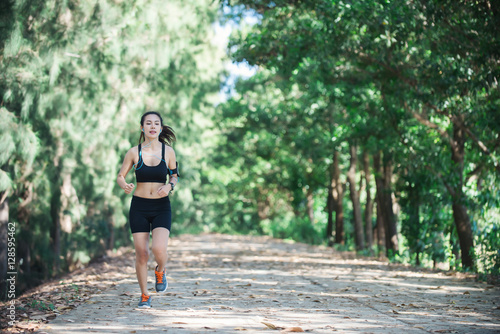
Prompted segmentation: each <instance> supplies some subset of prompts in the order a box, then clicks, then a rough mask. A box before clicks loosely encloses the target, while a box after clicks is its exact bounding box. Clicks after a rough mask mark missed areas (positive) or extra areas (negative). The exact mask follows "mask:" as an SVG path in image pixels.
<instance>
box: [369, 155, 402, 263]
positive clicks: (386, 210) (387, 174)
mask: <svg viewBox="0 0 500 334" xmlns="http://www.w3.org/2000/svg"><path fill="white" fill-rule="evenodd" d="M381 160H382V158H381V154H380V152H378V153H376V154H375V155H374V156H373V165H374V169H375V183H376V184H377V225H378V232H379V233H378V235H379V238H380V237H381V230H380V229H381V228H382V226H381V225H383V230H384V231H383V233H384V236H385V238H384V239H385V248H386V255H387V256H389V255H390V253H396V252H397V251H398V235H397V228H396V218H395V216H394V211H393V208H392V190H391V181H392V164H391V162H390V158H387V157H386V156H384V163H383V164H382V161H381Z"/></svg>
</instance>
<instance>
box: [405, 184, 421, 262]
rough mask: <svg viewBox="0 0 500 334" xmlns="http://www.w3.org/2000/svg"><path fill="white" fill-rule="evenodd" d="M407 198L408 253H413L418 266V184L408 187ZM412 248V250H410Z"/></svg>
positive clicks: (419, 226) (419, 228) (419, 232)
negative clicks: (408, 203) (408, 202)
mask: <svg viewBox="0 0 500 334" xmlns="http://www.w3.org/2000/svg"><path fill="white" fill-rule="evenodd" d="M408 198H409V200H410V203H411V205H410V206H409V207H408V224H409V230H410V234H411V236H410V238H412V240H409V242H410V245H413V247H410V252H411V251H414V252H415V255H416V257H415V264H416V265H417V266H420V253H421V249H420V244H421V242H420V234H421V233H422V231H421V223H420V189H419V186H418V184H416V185H410V186H409V187H408ZM412 248H413V249H412Z"/></svg>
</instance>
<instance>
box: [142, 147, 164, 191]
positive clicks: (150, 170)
mask: <svg viewBox="0 0 500 334" xmlns="http://www.w3.org/2000/svg"><path fill="white" fill-rule="evenodd" d="M164 157H165V144H163V143H162V146H161V161H160V163H159V164H158V165H156V166H153V167H150V166H147V165H146V164H145V163H144V160H143V159H142V151H141V144H139V161H138V162H137V165H136V166H138V167H137V168H136V169H135V178H136V180H137V182H157V183H166V182H167V175H169V174H170V170H169V169H168V167H167V163H166V162H165V160H164V159H163V158H164Z"/></svg>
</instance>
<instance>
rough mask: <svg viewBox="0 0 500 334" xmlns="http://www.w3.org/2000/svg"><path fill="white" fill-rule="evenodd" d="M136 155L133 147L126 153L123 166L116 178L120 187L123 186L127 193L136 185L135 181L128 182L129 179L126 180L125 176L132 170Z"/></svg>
mask: <svg viewBox="0 0 500 334" xmlns="http://www.w3.org/2000/svg"><path fill="white" fill-rule="evenodd" d="M134 156H135V152H134V148H131V149H130V150H128V152H127V154H126V155H125V159H124V160H123V164H122V168H121V169H120V171H119V172H118V177H117V178H116V183H118V185H119V186H120V188H122V189H123V190H124V191H125V193H127V194H130V193H131V192H132V190H134V187H135V185H134V184H133V183H127V181H125V177H126V176H127V174H128V172H130V170H131V169H132V166H133V165H134Z"/></svg>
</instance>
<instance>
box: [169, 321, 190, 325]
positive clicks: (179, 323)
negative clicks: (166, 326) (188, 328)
mask: <svg viewBox="0 0 500 334" xmlns="http://www.w3.org/2000/svg"><path fill="white" fill-rule="evenodd" d="M172 324H174V325H187V322H182V321H174V322H172Z"/></svg>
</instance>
